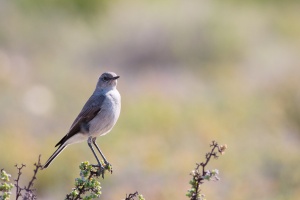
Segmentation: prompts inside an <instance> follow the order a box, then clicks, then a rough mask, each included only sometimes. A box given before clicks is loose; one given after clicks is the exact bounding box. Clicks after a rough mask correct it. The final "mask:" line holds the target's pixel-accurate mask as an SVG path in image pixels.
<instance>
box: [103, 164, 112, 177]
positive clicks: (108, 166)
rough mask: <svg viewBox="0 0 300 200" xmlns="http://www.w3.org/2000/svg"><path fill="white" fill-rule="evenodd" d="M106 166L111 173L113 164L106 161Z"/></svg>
mask: <svg viewBox="0 0 300 200" xmlns="http://www.w3.org/2000/svg"><path fill="white" fill-rule="evenodd" d="M104 168H105V170H107V171H109V172H110V173H111V174H112V173H113V168H112V165H111V164H110V163H109V162H107V161H106V162H104Z"/></svg>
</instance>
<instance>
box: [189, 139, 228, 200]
mask: <svg viewBox="0 0 300 200" xmlns="http://www.w3.org/2000/svg"><path fill="white" fill-rule="evenodd" d="M210 147H212V149H211V151H210V152H208V153H207V154H206V155H205V158H206V160H205V162H201V163H196V167H195V169H194V170H193V171H192V173H191V175H192V177H193V178H192V180H191V181H190V184H191V185H192V188H191V189H190V190H188V193H187V194H186V196H188V197H189V198H190V200H202V199H204V196H205V195H204V194H201V193H200V185H201V184H203V183H204V180H208V181H210V180H215V181H218V180H220V178H219V177H218V175H219V170H217V169H214V170H205V167H206V166H207V164H208V163H209V161H210V160H211V158H212V157H213V158H215V159H217V158H218V157H219V156H218V155H217V154H218V153H219V154H221V155H223V154H224V153H225V150H226V149H227V145H226V144H225V145H218V143H217V142H215V141H212V143H211V145H210ZM200 167H202V170H201V172H200V170H199V168H200Z"/></svg>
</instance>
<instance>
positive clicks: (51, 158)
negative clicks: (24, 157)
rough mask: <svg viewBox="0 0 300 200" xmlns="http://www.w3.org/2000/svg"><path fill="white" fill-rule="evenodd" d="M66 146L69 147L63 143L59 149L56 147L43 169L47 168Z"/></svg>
mask: <svg viewBox="0 0 300 200" xmlns="http://www.w3.org/2000/svg"><path fill="white" fill-rule="evenodd" d="M66 147H67V145H66V144H62V145H61V146H60V147H58V149H56V151H55V152H54V153H53V154H52V156H50V158H49V159H48V160H47V162H46V163H45V165H44V166H43V169H46V168H47V167H48V166H49V165H50V163H51V162H52V161H53V160H54V158H56V156H58V155H59V154H60V153H61V152H62V150H64V148H66Z"/></svg>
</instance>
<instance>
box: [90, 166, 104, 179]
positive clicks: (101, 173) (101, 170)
mask: <svg viewBox="0 0 300 200" xmlns="http://www.w3.org/2000/svg"><path fill="white" fill-rule="evenodd" d="M92 166H93V167H95V168H97V176H102V178H103V179H104V172H105V168H104V167H103V166H102V165H92Z"/></svg>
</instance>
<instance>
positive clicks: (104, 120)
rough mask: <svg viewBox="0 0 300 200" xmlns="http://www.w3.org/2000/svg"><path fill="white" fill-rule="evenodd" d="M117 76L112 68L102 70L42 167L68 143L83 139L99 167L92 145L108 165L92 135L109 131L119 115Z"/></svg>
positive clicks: (119, 103) (119, 102)
mask: <svg viewBox="0 0 300 200" xmlns="http://www.w3.org/2000/svg"><path fill="white" fill-rule="evenodd" d="M119 77H120V76H117V75H116V74H115V73H114V72H105V73H103V74H102V75H101V76H100V77H99V79H98V82H97V85H96V88H95V90H94V92H93V94H92V95H91V97H90V98H89V99H88V100H87V102H86V103H85V105H84V106H83V108H82V110H81V112H80V113H79V114H78V116H77V117H76V118H75V120H74V122H73V124H72V125H71V127H70V129H69V131H68V132H67V134H66V135H65V136H64V137H63V138H62V139H61V140H60V141H59V142H58V143H57V144H56V145H55V147H58V148H57V149H56V151H55V152H54V153H53V154H52V155H51V156H50V158H49V159H48V160H47V161H46V163H45V164H44V165H43V169H45V168H47V167H48V166H49V165H50V163H51V162H52V161H53V160H54V159H55V158H56V157H57V156H58V155H59V154H60V153H61V152H62V151H63V150H64V149H65V148H66V147H67V146H68V145H70V144H74V143H79V142H83V141H87V143H88V146H89V147H90V149H91V150H92V152H93V154H94V156H95V158H96V160H97V163H98V165H97V166H98V167H99V170H102V171H103V172H104V167H103V165H102V164H101V162H100V160H99V158H98V156H97V154H96V152H95V150H94V148H93V145H94V146H95V147H96V149H97V150H98V152H99V153H100V155H101V157H102V158H103V161H104V164H105V165H108V164H109V163H108V161H107V160H106V158H105V157H104V155H103V153H102V152H101V150H100V148H99V147H98V145H97V143H96V139H97V137H98V136H103V135H105V134H107V133H108V132H110V131H111V130H112V128H113V127H114V125H115V124H116V122H117V120H118V118H119V116H120V111H121V96H120V93H119V92H118V90H117V88H116V87H117V79H118V78H119Z"/></svg>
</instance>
